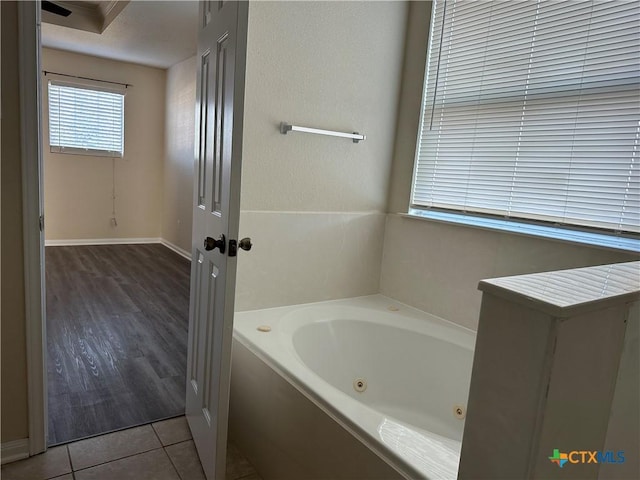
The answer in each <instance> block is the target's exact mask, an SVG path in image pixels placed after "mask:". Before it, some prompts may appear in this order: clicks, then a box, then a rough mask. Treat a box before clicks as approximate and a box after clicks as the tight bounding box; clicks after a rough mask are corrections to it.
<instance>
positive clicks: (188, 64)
mask: <svg viewBox="0 0 640 480" xmlns="http://www.w3.org/2000/svg"><path fill="white" fill-rule="evenodd" d="M195 101H196V57H195V56H194V57H191V58H189V59H187V60H184V61H182V62H180V63H178V64H176V65H174V66H172V67H171V68H170V69H169V70H167V93H166V119H165V157H164V197H163V202H164V203H163V204H164V207H163V212H162V238H164V239H165V240H167V241H169V242H171V243H173V244H174V245H176V246H177V247H180V248H182V249H183V250H186V251H187V252H191V222H192V216H193V205H192V204H193V169H194V143H195Z"/></svg>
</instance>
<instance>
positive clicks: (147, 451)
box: [72, 445, 163, 473]
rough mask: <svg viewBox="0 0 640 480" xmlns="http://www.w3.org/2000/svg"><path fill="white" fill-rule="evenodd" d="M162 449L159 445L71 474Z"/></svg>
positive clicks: (80, 469)
mask: <svg viewBox="0 0 640 480" xmlns="http://www.w3.org/2000/svg"><path fill="white" fill-rule="evenodd" d="M162 449H163V447H162V445H160V447H156V448H151V449H149V450H143V451H141V452H137V453H132V454H131V455H125V456H123V457H118V458H114V459H113V460H109V461H107V462H100V463H96V464H95V465H90V466H88V467H84V468H79V469H77V470H73V472H72V473H74V472H82V471H84V470H89V469H90V468H93V467H100V466H102V465H106V464H107V463H113V462H118V461H120V460H124V459H125V458H131V457H135V456H136V455H142V454H143V453H149V452H153V451H155V450H162Z"/></svg>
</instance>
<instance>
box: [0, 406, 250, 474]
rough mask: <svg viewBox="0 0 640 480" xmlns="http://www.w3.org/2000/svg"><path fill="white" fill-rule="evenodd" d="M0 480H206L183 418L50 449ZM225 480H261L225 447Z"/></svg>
mask: <svg viewBox="0 0 640 480" xmlns="http://www.w3.org/2000/svg"><path fill="white" fill-rule="evenodd" d="M0 477H1V478H2V480H49V479H55V480H128V479H136V480H204V478H205V477H204V473H203V472H202V467H201V466H200V461H199V460H198V455H197V454H196V449H195V446H194V444H193V440H191V433H190V432H189V428H188V427H187V422H186V420H185V418H184V417H177V418H172V419H169V420H164V421H162V422H157V423H153V424H151V425H143V426H141V427H135V428H129V429H127V430H121V431H119V432H114V433H108V434H106V435H100V436H98V437H93V438H88V439H86V440H79V441H77V442H74V443H70V444H68V445H62V446H59V447H53V448H50V449H48V450H47V452H46V453H43V454H42V455H36V456H35V457H31V458H28V459H26V460H21V461H19V462H14V463H9V464H7V465H3V466H2V472H1V475H0ZM227 480H261V479H260V476H259V475H258V473H257V472H256V471H255V469H254V468H253V466H252V465H251V463H249V461H248V460H247V459H246V458H245V457H244V456H243V455H242V453H241V452H240V451H239V450H238V448H237V447H236V446H235V445H233V444H232V443H229V444H228V445H227Z"/></svg>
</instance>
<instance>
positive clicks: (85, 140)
mask: <svg viewBox="0 0 640 480" xmlns="http://www.w3.org/2000/svg"><path fill="white" fill-rule="evenodd" d="M49 145H50V147H51V151H52V152H55V153H72V154H80V155H95V156H106V157H122V155H123V154H124V93H120V92H113V91H109V90H101V89H96V88H91V87H84V86H83V87H80V86H77V85H69V84H65V83H59V82H53V81H52V82H49Z"/></svg>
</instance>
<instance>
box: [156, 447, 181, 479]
mask: <svg viewBox="0 0 640 480" xmlns="http://www.w3.org/2000/svg"><path fill="white" fill-rule="evenodd" d="M174 445H175V444H174ZM162 449H163V450H164V454H165V455H166V456H167V457H168V458H169V462H170V463H171V466H172V467H173V469H174V470H175V472H176V475H178V478H179V479H180V480H187V479H185V478H182V474H181V473H180V472H179V471H178V467H176V464H175V463H173V458H171V455H169V452H167V447H162Z"/></svg>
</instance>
